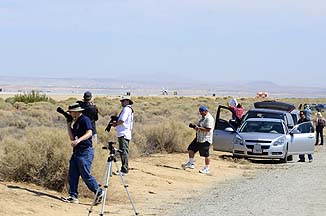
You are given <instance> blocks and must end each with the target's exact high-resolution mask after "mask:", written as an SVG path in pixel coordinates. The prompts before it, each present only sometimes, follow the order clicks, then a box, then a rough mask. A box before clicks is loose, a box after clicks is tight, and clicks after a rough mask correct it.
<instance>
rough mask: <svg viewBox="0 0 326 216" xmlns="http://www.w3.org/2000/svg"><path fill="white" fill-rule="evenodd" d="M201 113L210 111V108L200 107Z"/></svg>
mask: <svg viewBox="0 0 326 216" xmlns="http://www.w3.org/2000/svg"><path fill="white" fill-rule="evenodd" d="M199 111H200V112H204V111H208V108H207V107H206V106H200V107H199Z"/></svg>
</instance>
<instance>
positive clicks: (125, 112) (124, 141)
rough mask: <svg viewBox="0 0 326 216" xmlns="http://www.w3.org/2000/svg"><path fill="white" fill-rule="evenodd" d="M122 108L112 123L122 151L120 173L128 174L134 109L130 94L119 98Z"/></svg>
mask: <svg viewBox="0 0 326 216" xmlns="http://www.w3.org/2000/svg"><path fill="white" fill-rule="evenodd" d="M120 102H121V106H122V110H121V112H120V114H119V117H118V121H117V122H114V123H113V126H114V127H115V128H116V132H117V137H118V141H119V149H120V150H121V151H122V152H121V153H120V156H121V169H120V171H121V173H122V174H123V175H127V174H128V158H129V142H130V140H131V131H132V126H133V119H134V111H133V109H132V106H131V105H132V104H133V102H132V100H131V98H130V96H122V97H121V98H120Z"/></svg>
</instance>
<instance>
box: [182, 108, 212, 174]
mask: <svg viewBox="0 0 326 216" xmlns="http://www.w3.org/2000/svg"><path fill="white" fill-rule="evenodd" d="M199 113H200V115H201V119H200V120H199V122H198V124H197V125H195V126H194V127H193V129H194V130H195V131H196V137H195V138H194V140H193V141H192V142H191V143H190V145H189V146H188V149H187V150H188V155H189V159H188V162H187V163H185V164H182V168H183V169H186V168H189V169H194V168H195V161H194V158H195V153H196V152H197V151H199V155H200V156H201V157H205V166H204V168H203V169H201V170H199V172H200V173H204V174H209V173H210V171H209V164H210V157H209V148H210V145H211V144H212V143H213V130H214V125H215V121H214V118H213V116H212V115H211V114H210V113H209V112H208V108H207V107H206V106H200V107H199Z"/></svg>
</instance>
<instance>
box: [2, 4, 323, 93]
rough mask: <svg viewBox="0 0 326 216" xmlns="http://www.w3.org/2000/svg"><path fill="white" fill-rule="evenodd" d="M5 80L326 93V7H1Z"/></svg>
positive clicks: (34, 5)
mask: <svg viewBox="0 0 326 216" xmlns="http://www.w3.org/2000/svg"><path fill="white" fill-rule="evenodd" d="M0 18H1V19H0V47H1V52H0V58H1V59H2V61H1V64H0V76H13V77H24V76H28V77H35V78H37V77H45V78H76V79H77V78H78V79H79V78H91V79H117V80H127V81H135V82H137V81H138V82H162V83H171V82H176V83H203V84H205V83H207V84H214V83H248V82H256V81H266V82H271V83H274V84H276V85H281V86H289V85H291V86H306V87H323V86H324V82H325V81H324V80H325V78H326V76H325V75H324V73H325V71H324V69H325V68H326V61H325V60H324V56H325V52H326V42H325V36H326V29H325V28H324V26H326V2H324V1H321V0H315V1H313V2H311V1H310V2H309V1H302V0H299V1H298V0H297V1H295V0H283V1H281V0H275V1H258V0H250V1H240V0H214V1H213V0H202V1H198V0H189V1H174V0H164V1H163V0H157V1H148V0H139V1H131V0H126V1H115V0H109V1H108V0H96V1H92V2H89V1H77V0H71V1H63V0H57V1H44V2H43V1H36V0H30V1H20V0H2V1H1V2H0Z"/></svg>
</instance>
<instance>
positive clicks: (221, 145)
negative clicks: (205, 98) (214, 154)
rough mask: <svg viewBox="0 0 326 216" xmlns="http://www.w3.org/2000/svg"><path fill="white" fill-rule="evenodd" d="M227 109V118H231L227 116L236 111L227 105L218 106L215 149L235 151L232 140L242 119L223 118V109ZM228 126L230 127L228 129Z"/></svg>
mask: <svg viewBox="0 0 326 216" xmlns="http://www.w3.org/2000/svg"><path fill="white" fill-rule="evenodd" d="M222 110H226V111H227V112H228V114H226V115H225V117H226V119H229V118H228V117H227V116H232V114H234V115H235V113H234V112H233V111H232V110H231V109H230V108H229V107H226V106H222V105H220V106H218V109H217V114H216V120H215V128H214V133H213V150H216V151H223V152H233V143H232V140H233V138H234V136H235V134H236V133H235V130H236V129H237V127H238V126H239V123H240V122H241V120H240V119H235V120H229V121H228V120H225V119H222V118H221V111H222ZM227 128H228V129H227Z"/></svg>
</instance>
